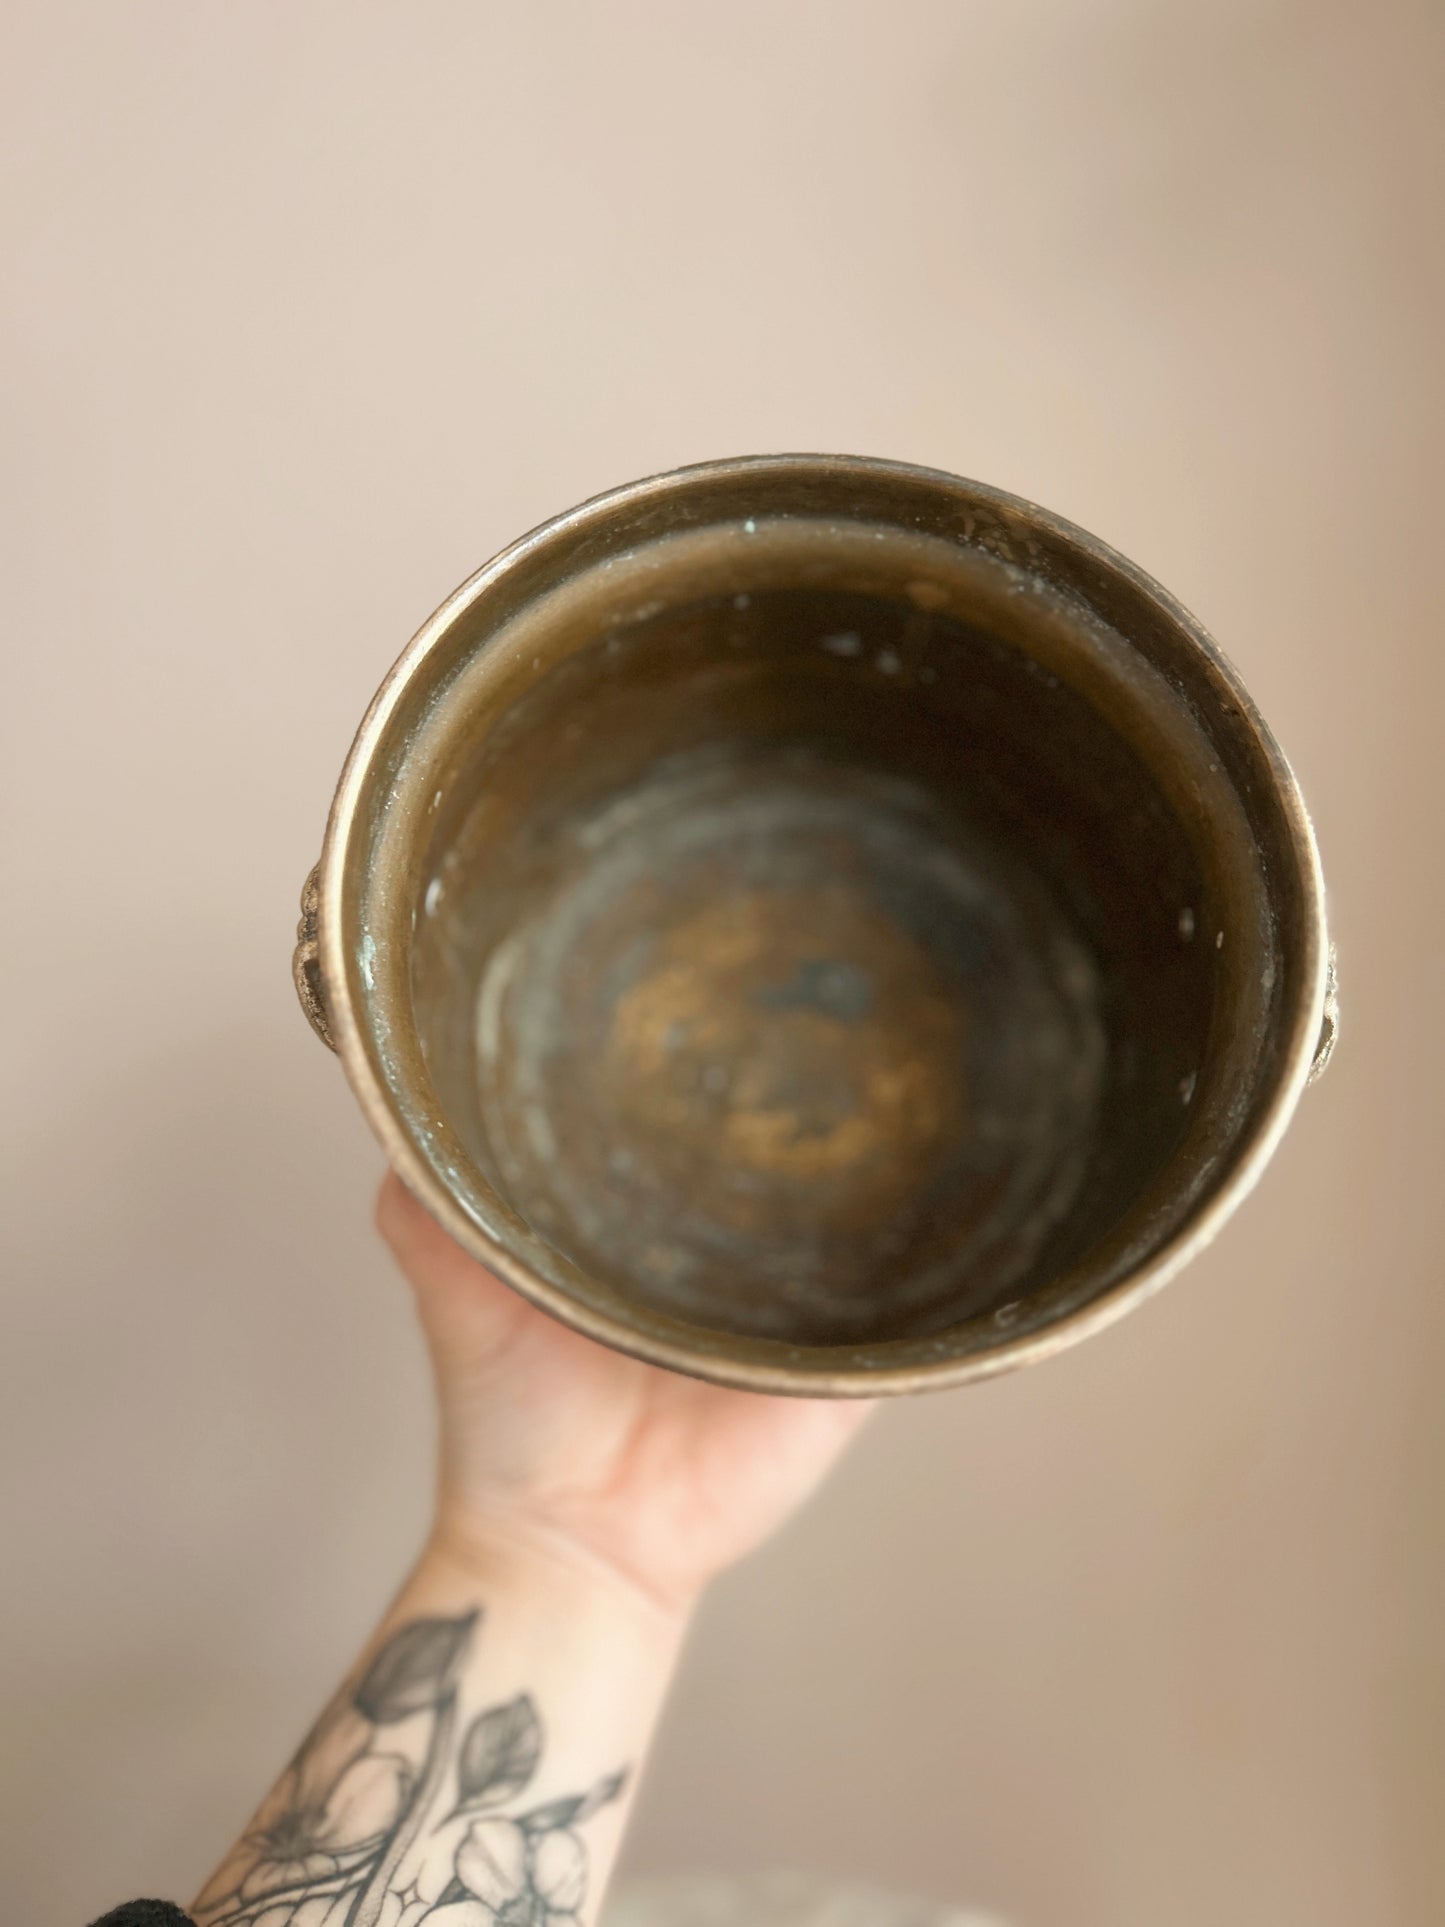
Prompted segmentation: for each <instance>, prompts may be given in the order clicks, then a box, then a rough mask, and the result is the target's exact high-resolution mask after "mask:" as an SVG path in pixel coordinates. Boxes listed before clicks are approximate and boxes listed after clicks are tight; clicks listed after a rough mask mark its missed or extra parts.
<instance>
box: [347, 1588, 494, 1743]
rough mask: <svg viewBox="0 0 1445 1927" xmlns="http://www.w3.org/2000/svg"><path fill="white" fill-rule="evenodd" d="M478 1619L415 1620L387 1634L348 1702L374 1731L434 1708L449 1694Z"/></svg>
mask: <svg viewBox="0 0 1445 1927" xmlns="http://www.w3.org/2000/svg"><path fill="white" fill-rule="evenodd" d="M477 1619H478V1615H477V1614H476V1613H474V1612H471V1613H465V1614H463V1616H462V1617H461V1618H460V1619H418V1620H416V1621H414V1622H413V1624H412V1625H410V1626H403V1627H402V1629H401V1631H400V1632H399V1633H393V1634H392V1636H391V1638H390V1639H389V1640H388V1641H387V1642H386V1644H385V1645H384V1646H383V1647H382V1649H381V1651H380V1652H379V1653H378V1654H377V1656H376V1658H375V1659H374V1660H373V1661H372V1662H371V1664H370V1666H369V1667H368V1668H367V1669H366V1676H365V1678H364V1679H363V1680H362V1682H361V1684H360V1685H359V1686H358V1687H357V1689H356V1692H355V1693H354V1694H353V1696H352V1697H353V1698H354V1700H355V1702H356V1704H357V1706H358V1708H359V1709H360V1710H361V1712H363V1713H364V1714H365V1715H366V1717H367V1718H368V1719H369V1720H374V1721H375V1722H376V1724H377V1725H378V1726H389V1725H391V1724H392V1723H393V1722H394V1721H396V1720H404V1719H407V1718H409V1717H410V1715H411V1714H413V1713H419V1712H421V1711H422V1709H423V1708H424V1707H427V1706H435V1705H436V1704H437V1702H438V1701H439V1700H441V1699H443V1698H444V1697H445V1696H446V1694H447V1692H448V1691H449V1690H450V1688H451V1685H452V1682H453V1680H454V1679H455V1677H456V1674H457V1670H458V1668H459V1667H460V1665H461V1663H462V1660H463V1659H464V1658H465V1656H466V1651H467V1647H468V1646H469V1645H470V1644H471V1638H472V1630H473V1628H474V1627H475V1625H476V1623H477Z"/></svg>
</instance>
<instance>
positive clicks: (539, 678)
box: [296, 455, 1334, 1394]
mask: <svg viewBox="0 0 1445 1927" xmlns="http://www.w3.org/2000/svg"><path fill="white" fill-rule="evenodd" d="M303 907H304V915H303V920H302V929H301V946H300V948H299V950H298V952H297V958H296V977H297V985H298V988H299V990H300V993H301V997H302V1001H303V1003H304V1004H305V1006H306V1009H307V1012H308V1014H309V1015H310V1017H311V1019H312V1022H313V1023H314V1024H315V1025H316V1027H317V1029H318V1030H319V1031H320V1032H321V1034H322V1035H323V1036H324V1037H325V1038H326V1039H327V1041H328V1042H330V1043H332V1044H333V1045H334V1047H335V1048H336V1049H337V1050H338V1051H339V1052H340V1055H341V1058H342V1062H343V1063H344V1065H345V1067H346V1072H347V1075H348V1077H349V1078H350V1080H351V1083H352V1086H353V1088H354V1089H355V1091H356V1094H357V1097H358V1098H359V1099H360V1102H361V1104H362V1107H363V1109H364V1110H365V1112H366V1114H367V1117H368V1118H369V1119H370V1121H371V1124H372V1126H373V1128H374V1129H375V1131H376V1133H377V1135H378V1137H379V1138H380V1139H381V1142H382V1144H383V1146H384V1147H385V1149H386V1152H387V1155H388V1156H389V1157H390V1158H391V1160H392V1162H393V1163H394V1164H395V1166H396V1168H397V1169H398V1171H399V1172H400V1173H401V1175H402V1177H403V1178H404V1180H405V1181H406V1183H407V1184H408V1185H409V1186H410V1187H411V1189H412V1190H413V1191H414V1192H415V1194H416V1195H417V1196H418V1197H419V1198H420V1199H421V1200H422V1201H423V1203H424V1204H425V1205H426V1206H427V1208H428V1209H429V1210H430V1211H431V1212H432V1213H433V1214H434V1216H435V1217H436V1218H437V1219H438V1220H439V1221H440V1222H441V1223H442V1224H443V1225H444V1226H445V1227H446V1229H447V1230H448V1231H449V1232H450V1233H451V1234H452V1236H453V1237H454V1238H456V1239H457V1240H458V1242H459V1243H460V1244H462V1245H463V1246H465V1247H466V1248H467V1249H468V1250H469V1251H471V1252H472V1253H474V1254H475V1256H476V1257H478V1258H479V1259H481V1260H482V1262H483V1263H484V1264H487V1265H489V1266H490V1267H491V1268H492V1270H494V1271H495V1272H498V1273H499V1274H500V1275H501V1276H502V1277H503V1278H505V1279H507V1280H508V1281H509V1282H510V1283H511V1284H512V1285H514V1286H515V1287H516V1288H517V1290H519V1291H521V1292H523V1293H525V1294H526V1295H527V1297H529V1298H531V1299H533V1300H535V1302H536V1303H537V1304H539V1305H541V1306H543V1307H544V1308H545V1309H546V1310H548V1311H550V1312H553V1313H555V1314H556V1316H557V1317H559V1318H561V1319H564V1320H566V1321H567V1323H569V1324H571V1325H573V1326H575V1327H577V1329H578V1330H580V1331H583V1332H586V1333H588V1334H589V1335H590V1336H592V1337H593V1338H597V1339H600V1340H602V1341H603V1342H604V1343H607V1344H610V1345H615V1346H617V1347H619V1348H620V1349H622V1350H624V1351H628V1352H631V1353H634V1354H636V1355H637V1356H639V1357H642V1358H647V1359H651V1360H653V1361H655V1362H656V1363H658V1364H661V1365H667V1366H671V1367H674V1368H675V1369H677V1370H679V1371H684V1372H691V1373H695V1374H697V1375H699V1376H701V1377H705V1378H711V1379H716V1380H720V1381H723V1382H725V1383H728V1384H733V1385H741V1386H751V1387H754V1388H756V1389H758V1390H762V1391H774V1392H796V1393H811V1394H863V1393H867V1394H872V1393H880V1392H908V1391H915V1390H921V1389H923V1388H925V1387H930V1386H943V1385H956V1384H961V1383H963V1382H964V1381H965V1380H968V1379H972V1378H980V1377H983V1376H985V1375H987V1374H989V1373H993V1372H998V1371H1002V1370H1004V1369H1005V1368H1007V1367H1009V1366H1013V1365H1019V1364H1023V1363H1026V1362H1027V1361H1029V1360H1031V1359H1035V1358H1039V1357H1042V1356H1043V1355H1044V1354H1046V1353H1048V1352H1052V1351H1056V1350H1058V1349H1059V1348H1060V1347H1062V1346H1064V1345H1066V1344H1069V1343H1071V1342H1072V1341H1073V1340H1075V1339H1077V1338H1080V1337H1082V1336H1084V1335H1085V1334H1086V1333H1088V1332H1091V1331H1095V1330H1098V1329H1099V1328H1100V1327H1101V1326H1103V1325H1106V1324H1108V1323H1109V1322H1110V1321H1111V1320H1112V1319H1114V1318H1117V1317H1118V1316H1119V1315H1120V1313H1122V1312H1123V1311H1125V1310H1127V1309H1128V1307H1129V1306H1131V1305H1134V1304H1137V1303H1138V1302H1139V1301H1140V1300H1141V1299H1143V1298H1144V1297H1146V1296H1147V1295H1148V1294H1149V1293H1150V1292H1152V1291H1154V1290H1155V1289H1156V1288H1157V1287H1158V1286H1160V1285H1161V1284H1163V1283H1164V1281H1165V1280H1166V1279H1167V1278H1169V1277H1171V1276H1172V1275H1173V1274H1174V1273H1175V1272H1176V1271H1177V1270H1178V1269H1179V1268H1180V1266H1181V1265H1183V1264H1184V1263H1185V1262H1186V1261H1187V1260H1188V1259H1189V1258H1190V1257H1192V1256H1193V1254H1194V1253H1195V1252H1197V1251H1198V1250H1199V1249H1200V1248H1201V1247H1202V1246H1203V1245H1204V1244H1205V1243H1206V1242H1207V1241H1208V1240H1209V1239H1210V1238H1211V1237H1212V1236H1213V1235H1214V1233H1215V1232H1216V1231H1217V1230H1218V1229H1219V1227H1220V1225H1221V1224H1222V1223H1223V1222H1224V1220H1225V1219H1226V1218H1227V1217H1228V1216H1229V1214H1230V1213H1231V1212H1232V1211H1233V1210H1234V1208H1235V1207H1236V1205H1238V1203H1239V1202H1240V1200H1241V1199H1242V1198H1243V1197H1244V1195H1245V1194H1246V1192H1248V1191H1249V1189H1250V1187H1251V1186H1252V1185H1253V1184H1254V1182H1255V1180H1256V1179H1257V1178H1258V1177H1259V1174H1260V1172H1261V1171H1262V1169H1263V1168H1264V1165H1265V1163H1266V1161H1267V1160H1268V1158H1269V1156H1270V1154H1271V1152H1272V1151H1273V1149H1274V1147H1275V1145H1276V1144H1277V1143H1278V1141H1279V1138H1280V1135H1281V1133H1282V1132H1283V1130H1284V1128H1285V1125H1286V1123H1287V1122H1288V1119H1289V1117H1290V1113H1291V1112H1292V1111H1293V1109H1294V1106H1295V1102H1296V1100H1297V1099H1298V1097H1299V1095H1300V1092H1301V1090H1302V1089H1303V1087H1304V1084H1305V1082H1306V1079H1307V1078H1308V1077H1309V1075H1310V1072H1311V1066H1312V1064H1319V1063H1322V1062H1323V1059H1324V1057H1325V1055H1327V1053H1328V1049H1329V1045H1330V1042H1331V1041H1332V1038H1333V1030H1334V1017H1333V998H1332V991H1331V988H1330V971H1329V960H1328V946H1327V942H1326V936H1325V924H1324V902H1323V892H1322V886H1321V881H1320V873H1319V867H1318V861H1317V857H1316V853H1315V847H1314V842H1313V838H1312V835H1311V831H1310V825H1309V819H1308V817H1307V815H1306V813H1305V808H1304V805H1303V803H1302V801H1301V798H1300V794H1299V791H1298V789H1297V788H1296V786H1295V782H1294V779H1293V777H1292V775H1291V773H1290V771H1289V768H1288V766H1287V765H1286V763H1285V760H1284V758H1283V756H1282V755H1281V754H1280V751H1279V750H1278V748H1277V747H1276V745H1275V743H1274V740H1273V738H1272V737H1271V736H1270V734H1269V732H1268V730H1267V729H1266V728H1265V726H1264V723H1263V722H1262V721H1261V719H1260V717H1259V715H1258V713H1257V712H1256V710H1255V708H1254V706H1253V704H1252V703H1251V702H1250V700H1249V697H1248V696H1247V694H1246V693H1245V691H1244V689H1243V688H1242V686H1241V685H1240V682H1239V680H1238V678H1237V677H1236V675H1235V674H1234V672H1233V670H1232V669H1231V668H1230V667H1229V665H1228V664H1227V663H1226V662H1225V661H1224V660H1223V658H1222V657H1221V656H1220V655H1219V653H1218V651H1217V650H1216V649H1215V647H1214V645H1213V644H1212V643H1211V642H1210V640H1209V638H1208V637H1207V636H1206V635H1205V634H1204V632H1203V631H1202V630H1201V629H1200V628H1199V626H1198V624H1197V623H1195V622H1194V620H1193V619H1192V618H1191V617H1190V616H1189V615H1187V614H1186V613H1185V611H1184V610H1183V609H1181V608H1180V607H1179V605H1178V604H1177V603H1176V602H1174V601H1173V600H1172V599H1171V598H1170V597H1169V596H1168V595H1167V594H1166V593H1165V592H1164V591H1163V590H1162V589H1161V588H1160V587H1159V586H1158V584H1157V583H1154V582H1152V581H1151V580H1150V579H1149V578H1148V577H1147V576H1145V575H1144V574H1142V573H1141V572H1140V571H1139V570H1138V569H1136V568H1134V567H1133V566H1132V564H1130V563H1128V562H1126V561H1125V560H1124V559H1123V558H1122V557H1121V556H1119V555H1116V554H1115V553H1114V552H1113V551H1112V550H1110V549H1108V548H1106V547H1105V546H1104V544H1103V543H1101V542H1098V541H1096V540H1095V539H1094V538H1093V537H1092V536H1089V535H1086V534H1084V533H1083V532H1082V531H1081V530H1079V529H1077V528H1073V527H1071V526H1070V525H1069V524H1068V523H1067V522H1063V521H1060V520H1059V519H1058V518H1057V517H1055V516H1052V515H1048V514H1046V513H1045V512H1044V511H1043V510H1042V509H1038V508H1035V507H1034V506H1033V505H1032V504H1031V503H1028V502H1024V501H1020V500H1018V499H1017V498H1015V497H1013V496H1009V495H1005V494H1003V493H1001V492H1000V491H999V490H997V489H991V488H985V487H982V486H980V485H979V484H978V483H975V482H966V481H961V480H959V479H958V478H957V477H955V476H951V475H943V474H937V473H933V472H931V471H928V470H925V469H919V468H910V467H905V466H902V465H900V464H896V463H891V462H882V461H867V460H859V459H854V458H851V457H838V456H793V455H789V456H764V457H752V458H747V459H742V460H736V461H725V462H714V463H709V464H705V465H703V466H700V467H696V468H687V469H681V470H678V471H677V472H676V473H673V474H669V475H661V476H655V477H653V478H652V479H650V480H648V481H642V482H636V483H634V484H632V485H631V486H629V487H626V488H621V489H617V490H615V491H614V492H612V493H611V494H608V495H603V496H599V497H598V498H597V499H596V500H594V501H591V502H586V503H584V504H583V505H582V507H580V508H577V509H574V510H572V511H571V512H570V513H569V514H566V515H563V516H559V517H558V518H557V520H555V521H553V522H549V523H547V524H546V525H545V526H544V527H542V528H540V529H537V530H535V531H534V532H533V533H532V534H530V535H527V536H524V537H523V538H522V540H521V541H519V542H517V543H514V544H513V546H512V547H511V548H509V549H507V550H505V551H504V552H503V553H502V554H501V555H500V556H498V557H497V558H496V560H495V561H492V562H490V563H488V564H487V566H486V567H485V568H483V569H481V570H479V571H478V573H477V574H476V575H474V576H473V577H472V578H471V580H470V581H468V582H466V583H465V584H464V585H463V586H462V587H461V588H460V589H458V590H457V592H456V593H455V595H453V596H452V597H451V598H450V600H449V601H447V602H445V603H444V604H443V605H442V607H441V608H440V609H439V610H438V611H437V613H436V614H435V615H434V616H433V617H432V618H431V620H430V621H429V622H427V623H426V624H425V626H424V627H423V628H422V629H421V630H420V631H419V632H418V634H417V635H416V637H415V638H414V639H413V640H412V642H411V643H410V644H409V646H408V647H407V649H406V651H405V653H404V654H403V655H402V657H401V659H400V661H399V662H398V663H397V664H396V666H395V668H394V669H393V670H392V671H391V674H390V675H389V676H388V677H387V679H386V681H385V682H384V683H383V684H382V686H381V689H380V691H379V692H378V694H377V696H376V699H375V700H374V702H373V703H372V705H371V708H370V709H369V710H368V712H367V715H366V718H365V720H364V721H363V723H362V725H361V729H360V732H359V733H358V735H357V738H356V741H355V744H354V745H353V747H352V751H351V754H350V756H349V758H348V760H347V763H346V767H345V769H344V771H343V773H342V776H341V782H340V786H339V788H338V789H337V792H336V799H335V802H334V804H333V806H332V811H331V818H330V823H329V825H328V828H327V833H326V841H325V847H324V850H323V853H322V857H321V862H320V864H319V865H318V867H317V870H316V871H315V872H314V873H313V876H312V878H311V879H310V880H309V882H308V885H307V892H306V897H305V900H304V906H303Z"/></svg>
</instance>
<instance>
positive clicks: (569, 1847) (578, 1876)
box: [532, 1827, 587, 1920]
mask: <svg viewBox="0 0 1445 1927" xmlns="http://www.w3.org/2000/svg"><path fill="white" fill-rule="evenodd" d="M532 1889H533V1891H534V1892H535V1894H536V1896H537V1898H538V1899H539V1900H540V1901H541V1902H542V1903H543V1905H544V1906H545V1907H546V1908H547V1918H548V1919H549V1920H550V1919H553V1918H560V1917H561V1916H562V1915H564V1914H575V1913H576V1911H577V1909H578V1908H579V1907H580V1906H581V1905H582V1902H583V1899H584V1898H585V1897H586V1893H587V1849H586V1847H585V1846H583V1844H582V1840H581V1838H580V1836H579V1835H577V1834H575V1833H573V1832H572V1831H571V1830H570V1829H569V1828H566V1827H557V1828H555V1829H554V1830H553V1831H552V1832H551V1833H544V1834H542V1835H540V1836H539V1837H538V1839H537V1840H536V1842H535V1843H534V1845H533V1847H532Z"/></svg>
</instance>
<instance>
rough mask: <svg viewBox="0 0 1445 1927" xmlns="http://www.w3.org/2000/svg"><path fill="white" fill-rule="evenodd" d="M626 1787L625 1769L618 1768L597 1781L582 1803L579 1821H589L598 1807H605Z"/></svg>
mask: <svg viewBox="0 0 1445 1927" xmlns="http://www.w3.org/2000/svg"><path fill="white" fill-rule="evenodd" d="M626 1785H627V1768H626V1767H625V1766H624V1767H620V1768H619V1769H618V1771H617V1772H616V1773H609V1774H608V1776H607V1778H606V1779H605V1780H599V1781H598V1782H597V1784H596V1786H595V1787H593V1789H592V1791H591V1792H590V1793H589V1794H588V1795H587V1797H586V1799H585V1800H584V1801H583V1802H582V1808H581V1811H580V1812H579V1813H578V1815H577V1818H578V1819H579V1820H590V1819H591V1818H592V1816H593V1814H594V1813H596V1812H597V1811H598V1809H599V1808H600V1807H605V1806H608V1805H610V1804H611V1802H612V1801H613V1800H615V1799H617V1798H618V1796H619V1795H620V1794H621V1793H622V1792H623V1790H624V1788H625V1787H626Z"/></svg>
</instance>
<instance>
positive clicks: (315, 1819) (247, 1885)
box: [240, 1752, 412, 1900]
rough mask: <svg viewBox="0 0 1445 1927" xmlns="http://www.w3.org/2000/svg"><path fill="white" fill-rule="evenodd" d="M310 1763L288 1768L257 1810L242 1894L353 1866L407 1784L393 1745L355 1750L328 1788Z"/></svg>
mask: <svg viewBox="0 0 1445 1927" xmlns="http://www.w3.org/2000/svg"><path fill="white" fill-rule="evenodd" d="M310 1764H311V1763H310V1761H302V1762H299V1763H298V1766H297V1767H295V1768H293V1769H292V1773H290V1774H288V1775H287V1776H286V1779H285V1780H283V1781H282V1783H281V1787H280V1788H278V1790H277V1791H278V1793H279V1792H282V1791H283V1790H284V1791H285V1793H286V1795H287V1797H286V1799H285V1800H284V1801H279V1802H277V1803H276V1804H275V1810H274V1811H269V1812H268V1811H263V1812H262V1813H261V1814H260V1815H259V1816H258V1818H257V1824H256V1825H255V1826H254V1827H253V1828H252V1830H251V1832H250V1833H249V1834H248V1835H247V1841H248V1843H249V1845H250V1846H251V1848H252V1849H253V1851H254V1854H255V1861H254V1864H253V1866H252V1868H251V1871H250V1872H249V1873H248V1874H247V1875H246V1878H245V1879H244V1880H243V1881H242V1883H241V1889H240V1892H241V1898H242V1900H259V1899H260V1898H261V1897H262V1896H263V1895H265V1894H269V1893H272V1892H274V1891H275V1890H276V1889H277V1888H280V1887H299V1886H303V1885H306V1886H309V1885H312V1884H314V1883H315V1882H316V1881H320V1880H327V1879H330V1878H331V1877H332V1876H333V1875H336V1874H340V1873H342V1872H344V1871H345V1870H346V1869H347V1868H349V1867H354V1866H357V1865H358V1864H360V1863H361V1862H362V1861H364V1860H365V1859H366V1858H367V1857H368V1855H369V1854H370V1853H371V1852H372V1851H373V1850H374V1849H375V1848H376V1847H377V1846H378V1845H379V1844H380V1843H381V1841H382V1840H383V1839H384V1838H385V1836H386V1834H387V1833H388V1831H389V1830H390V1829H391V1827H393V1826H394V1825H395V1823H396V1819H397V1815H398V1814H399V1813H400V1812H401V1810H402V1808H403V1807H404V1806H405V1804H406V1799H407V1795H408V1794H409V1793H410V1791H411V1781H412V1770H411V1765H410V1763H409V1762H408V1761H406V1760H404V1759H402V1758H401V1756H400V1755H399V1754H396V1753H365V1752H364V1753H361V1754H360V1755H358V1757H357V1758H356V1759H354V1760H352V1762H351V1763H350V1765H348V1766H347V1767H346V1768H345V1769H344V1771H343V1772H342V1774H341V1776H340V1778H339V1779H338V1780H336V1781H335V1783H334V1784H333V1785H332V1786H330V1787H329V1788H328V1787H324V1786H322V1785H320V1784H318V1777H317V1776H316V1775H314V1774H313V1773H311V1772H310V1771H308V1769H309V1767H310ZM293 1776H294V1778H293Z"/></svg>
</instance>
